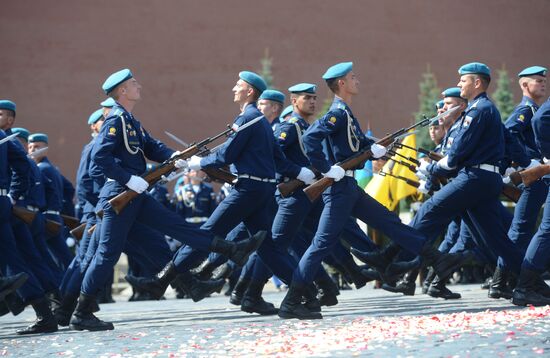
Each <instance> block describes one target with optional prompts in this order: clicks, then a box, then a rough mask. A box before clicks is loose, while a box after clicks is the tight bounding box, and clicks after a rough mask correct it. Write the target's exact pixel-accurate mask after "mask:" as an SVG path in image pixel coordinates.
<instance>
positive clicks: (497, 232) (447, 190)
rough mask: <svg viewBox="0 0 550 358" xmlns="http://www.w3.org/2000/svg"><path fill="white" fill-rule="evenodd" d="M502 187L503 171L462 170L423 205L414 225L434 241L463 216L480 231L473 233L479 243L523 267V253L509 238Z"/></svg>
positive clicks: (509, 263)
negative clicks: (501, 175) (505, 222)
mask: <svg viewBox="0 0 550 358" xmlns="http://www.w3.org/2000/svg"><path fill="white" fill-rule="evenodd" d="M501 189H502V178H501V177H500V175H499V174H497V173H492V172H489V171H485V170H482V169H478V168H464V169H461V170H460V171H459V172H458V175H457V176H456V178H455V179H454V180H453V181H451V182H450V183H448V184H447V185H445V186H444V187H443V188H441V190H439V191H437V192H436V193H435V194H434V195H433V196H432V197H431V198H430V199H428V200H427V201H426V202H424V204H422V206H421V207H420V209H419V211H418V213H417V214H416V215H415V217H414V218H413V221H412V222H411V226H412V227H414V228H416V229H417V230H418V231H420V232H421V233H423V234H424V235H425V236H426V237H427V238H428V241H429V242H434V241H435V240H436V238H437V237H438V235H439V234H440V233H442V232H443V231H444V230H445V228H446V227H447V226H448V225H449V223H450V222H451V221H452V220H453V219H454V218H456V217H457V216H459V215H462V218H463V220H464V221H465V222H466V223H467V224H468V226H469V227H470V228H471V229H475V231H476V233H477V234H474V233H472V234H473V236H474V240H476V245H478V246H480V247H487V248H488V249H490V250H491V251H493V252H495V253H496V254H497V255H499V256H502V257H503V259H504V260H506V262H507V264H508V265H509V267H512V268H513V269H514V270H519V265H520V263H521V255H520V254H519V250H517V248H516V247H515V244H514V243H513V242H512V241H510V239H508V236H507V235H506V232H507V230H506V228H505V226H504V224H503V222H502V211H501V210H502V209H501V207H502V204H501V203H500V201H499V199H498V198H499V195H500V192H501ZM464 213H465V214H464ZM478 241H479V242H478Z"/></svg>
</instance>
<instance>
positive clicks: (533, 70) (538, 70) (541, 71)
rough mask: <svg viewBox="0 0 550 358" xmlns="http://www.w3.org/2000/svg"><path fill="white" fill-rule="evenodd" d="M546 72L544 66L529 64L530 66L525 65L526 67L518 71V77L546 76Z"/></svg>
mask: <svg viewBox="0 0 550 358" xmlns="http://www.w3.org/2000/svg"><path fill="white" fill-rule="evenodd" d="M546 72H548V70H547V69H546V68H545V67H542V66H531V67H527V68H526V69H524V70H523V71H521V72H520V73H518V77H528V76H543V77H546Z"/></svg>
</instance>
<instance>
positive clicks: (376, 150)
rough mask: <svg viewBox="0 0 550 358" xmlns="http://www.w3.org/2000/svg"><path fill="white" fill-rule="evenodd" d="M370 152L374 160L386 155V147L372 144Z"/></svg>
mask: <svg viewBox="0 0 550 358" xmlns="http://www.w3.org/2000/svg"><path fill="white" fill-rule="evenodd" d="M370 151H371V152H372V156H373V157H374V159H378V158H381V157H383V156H384V155H386V147H384V146H383V145H380V144H376V143H374V144H373V145H371V146H370Z"/></svg>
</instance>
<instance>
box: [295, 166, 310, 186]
mask: <svg viewBox="0 0 550 358" xmlns="http://www.w3.org/2000/svg"><path fill="white" fill-rule="evenodd" d="M296 179H298V180H301V181H303V182H304V183H306V184H307V185H310V184H313V181H314V179H315V174H314V173H313V172H312V171H311V170H309V169H308V168H306V167H303V168H302V169H300V174H298V176H297V177H296Z"/></svg>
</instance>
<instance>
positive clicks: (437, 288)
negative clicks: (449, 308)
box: [428, 275, 462, 300]
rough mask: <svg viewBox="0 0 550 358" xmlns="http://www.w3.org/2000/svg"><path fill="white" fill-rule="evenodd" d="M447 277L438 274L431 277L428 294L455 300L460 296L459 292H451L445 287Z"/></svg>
mask: <svg viewBox="0 0 550 358" xmlns="http://www.w3.org/2000/svg"><path fill="white" fill-rule="evenodd" d="M446 282H447V279H441V278H439V275H436V276H435V278H434V279H433V281H432V283H431V285H430V288H429V289H428V295H430V296H431V297H435V298H444V299H446V300H456V299H459V298H461V297H462V296H461V295H460V293H456V292H453V291H451V290H449V289H448V288H447V286H446V285H445V283H446Z"/></svg>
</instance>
